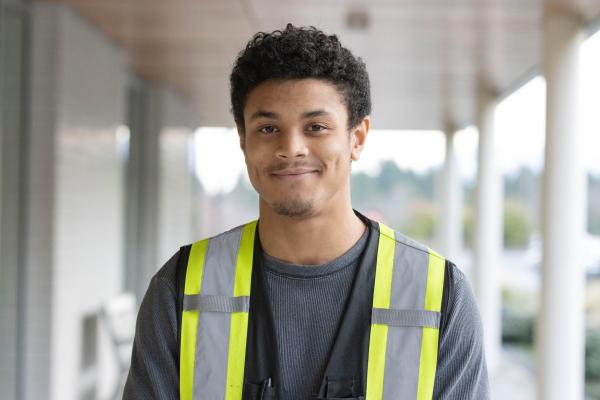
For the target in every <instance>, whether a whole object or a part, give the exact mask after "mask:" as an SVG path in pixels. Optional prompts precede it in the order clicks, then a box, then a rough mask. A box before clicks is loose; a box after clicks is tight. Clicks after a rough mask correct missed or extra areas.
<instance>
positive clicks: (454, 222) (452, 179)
mask: <svg viewBox="0 0 600 400" xmlns="http://www.w3.org/2000/svg"><path fill="white" fill-rule="evenodd" d="M455 131H456V129H455V127H454V125H453V124H451V123H448V124H446V127H445V129H444V134H445V135H446V158H445V161H444V169H443V171H442V182H441V185H440V189H441V190H440V192H439V195H438V199H439V201H440V211H441V212H440V219H439V226H438V243H439V250H440V252H441V253H442V254H444V256H445V257H447V258H448V259H449V260H451V261H453V262H456V263H458V258H459V257H460V252H461V249H462V235H463V221H462V201H463V195H462V184H461V180H460V174H459V171H458V165H457V162H456V151H455V150H454V136H455Z"/></svg>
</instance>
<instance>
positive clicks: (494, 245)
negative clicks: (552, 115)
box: [473, 86, 503, 372]
mask: <svg viewBox="0 0 600 400" xmlns="http://www.w3.org/2000/svg"><path fill="white" fill-rule="evenodd" d="M495 107H496V95H495V93H493V92H492V91H491V90H490V89H489V88H487V87H486V86H482V87H481V88H480V89H479V91H478V107H477V126H478V128H479V150H478V173H477V190H476V200H475V203H476V210H475V229H474V245H475V246H474V263H473V264H474V265H473V266H474V268H473V280H474V286H475V293H476V295H477V299H478V302H479V309H480V312H481V318H482V321H483V329H484V342H485V353H486V359H487V365H488V369H489V371H490V372H493V371H494V370H495V368H496V366H497V364H498V359H499V354H500V347H501V319H500V315H501V313H500V306H501V302H500V279H501V275H500V270H499V268H500V258H501V256H502V230H503V227H502V210H503V207H502V174H501V172H500V170H499V168H498V165H497V163H496V157H495V154H494V149H495V144H494V142H495V138H494V111H495Z"/></svg>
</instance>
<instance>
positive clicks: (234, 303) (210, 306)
mask: <svg viewBox="0 0 600 400" xmlns="http://www.w3.org/2000/svg"><path fill="white" fill-rule="evenodd" d="M183 309H184V310H186V311H188V310H198V311H200V312H222V313H232V312H242V311H246V312H248V310H249V309H250V298H249V297H248V296H239V297H229V296H215V295H206V294H191V295H185V297H184V298H183Z"/></svg>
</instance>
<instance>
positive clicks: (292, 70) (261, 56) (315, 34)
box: [229, 24, 371, 132]
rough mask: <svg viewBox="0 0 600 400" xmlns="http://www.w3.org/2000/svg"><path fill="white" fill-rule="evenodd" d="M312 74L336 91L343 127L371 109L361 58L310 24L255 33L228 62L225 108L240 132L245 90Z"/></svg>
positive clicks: (368, 87) (352, 123)
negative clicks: (341, 104)
mask: <svg viewBox="0 0 600 400" xmlns="http://www.w3.org/2000/svg"><path fill="white" fill-rule="evenodd" d="M303 78H315V79H322V80H324V81H327V82H330V83H332V84H333V85H334V86H335V87H336V88H337V90H338V91H339V93H340V94H341V95H342V98H343V100H344V103H345V105H346V109H347V111H348V128H353V127H355V126H356V125H358V123H359V122H361V121H362V119H363V118H364V117H365V116H366V115H369V114H370V113H371V89H370V83H369V75H368V74H367V68H366V66H365V63H364V62H363V61H362V59H361V58H360V57H359V58H355V57H354V56H353V55H352V53H351V52H350V51H349V50H348V49H346V48H344V47H342V45H341V43H340V42H339V40H338V38H337V36H336V35H330V36H328V35H326V34H325V33H323V32H322V31H320V30H318V29H317V28H315V27H314V26H310V27H295V26H294V25H292V24H287V26H286V27H285V30H283V31H280V30H276V31H273V32H271V33H265V32H259V33H257V34H255V35H254V37H253V38H252V39H251V40H250V41H249V42H248V44H247V45H246V48H245V49H244V50H242V51H241V52H240V53H239V55H238V57H237V59H236V60H235V64H234V66H233V70H232V72H231V75H230V77H229V82H230V85H231V91H230V94H231V112H232V114H233V118H234V120H235V123H236V124H237V126H238V127H239V128H240V129H241V131H242V132H243V131H244V106H245V104H246V98H247V96H248V93H250V91H251V90H252V89H254V88H255V87H256V86H258V85H259V84H260V83H262V82H264V81H266V80H269V79H303Z"/></svg>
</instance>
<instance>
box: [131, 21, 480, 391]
mask: <svg viewBox="0 0 600 400" xmlns="http://www.w3.org/2000/svg"><path fill="white" fill-rule="evenodd" d="M231 102H232V111H233V116H234V119H235V122H236V125H237V129H238V132H239V138H240V147H241V149H242V151H243V153H244V157H245V160H246V166H247V169H248V174H249V176H250V180H251V182H252V185H253V186H254V188H255V189H256V191H257V192H258V194H259V196H260V210H259V220H258V222H257V221H254V222H252V223H249V224H246V225H243V226H240V227H237V228H234V229H232V230H230V231H227V232H225V233H223V234H221V235H218V236H215V237H213V238H209V239H206V240H203V241H200V242H196V243H194V244H193V245H189V246H184V247H182V248H181V249H180V251H179V252H177V253H176V254H175V255H174V256H173V257H172V258H171V259H170V260H169V261H168V262H167V263H166V265H165V266H164V267H163V268H162V269H161V270H160V271H159V272H158V273H157V274H156V275H155V277H154V278H153V280H152V282H151V284H150V287H149V288H148V291H147V293H146V296H145V298H144V301H143V303H142V306H141V309H140V313H139V316H138V321H137V329H136V337H135V343H134V347H133V355H132V363H131V369H130V372H129V376H128V379H127V383H126V387H125V396H124V398H125V399H151V398H154V399H177V398H182V399H223V398H226V399H240V398H243V399H250V400H254V399H281V400H294V399H298V400H306V399H341V398H347V399H364V398H365V397H366V398H367V399H368V400H376V399H417V398H418V399H425V398H436V399H487V398H488V397H489V394H488V381H487V379H488V378H487V372H486V366H485V360H484V352H483V341H482V327H481V322H480V318H479V315H478V311H477V307H476V305H475V301H474V299H473V295H472V293H471V290H470V288H469V286H468V284H467V282H466V280H465V278H464V276H463V274H462V273H461V272H460V271H459V270H458V269H457V268H456V267H455V265H454V264H452V263H451V262H449V261H447V260H444V258H442V257H441V256H440V255H438V254H436V253H435V252H433V251H432V250H430V249H428V248H427V247H426V246H423V245H421V244H419V243H417V242H415V241H412V240H410V239H408V238H406V237H404V236H402V235H401V234H400V233H398V232H395V231H393V230H392V229H390V228H388V227H386V226H385V225H383V224H379V223H377V222H375V221H372V220H369V219H368V218H366V217H365V216H363V215H362V214H360V213H359V212H357V211H355V210H353V209H352V206H351V201H350V169H351V163H352V162H353V161H357V160H358V159H359V157H360V153H361V151H362V149H363V147H364V145H365V141H366V138H367V134H368V132H369V126H370V118H369V114H370V111H371V101H370V89H369V78H368V75H367V71H366V67H365V65H364V63H363V62H362V61H361V60H360V58H359V59H356V58H355V57H354V56H353V55H352V54H351V53H350V52H349V51H348V50H347V49H345V48H343V47H342V46H341V45H340V43H339V41H338V39H337V37H336V36H335V35H333V36H327V35H325V34H324V33H323V32H321V31H318V30H317V29H315V28H296V27H294V26H292V25H291V24H288V26H287V27H286V28H285V30H283V31H275V32H272V33H268V34H266V33H258V34H257V35H255V36H254V38H253V39H252V40H251V41H250V42H249V43H248V45H247V46H246V48H245V49H244V51H242V52H241V53H240V55H239V56H238V58H237V60H236V63H235V66H234V68H233V72H232V74H231Z"/></svg>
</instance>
